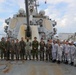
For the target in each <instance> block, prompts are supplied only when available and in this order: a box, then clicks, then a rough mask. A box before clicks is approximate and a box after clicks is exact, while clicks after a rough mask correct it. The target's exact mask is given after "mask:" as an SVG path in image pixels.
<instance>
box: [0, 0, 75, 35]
mask: <svg viewBox="0 0 76 75" xmlns="http://www.w3.org/2000/svg"><path fill="white" fill-rule="evenodd" d="M38 1H39V4H40V6H39V7H38V9H39V10H45V12H46V15H48V16H49V17H50V18H51V19H52V20H56V21H57V26H56V28H57V31H58V33H64V32H68V33H74V32H76V4H75V3H76V0H47V3H46V4H45V0H38ZM24 6H25V5H24V0H0V34H4V32H3V27H4V25H5V23H4V21H5V19H7V18H9V17H12V16H13V15H14V14H16V13H17V12H18V10H19V9H20V8H24Z"/></svg>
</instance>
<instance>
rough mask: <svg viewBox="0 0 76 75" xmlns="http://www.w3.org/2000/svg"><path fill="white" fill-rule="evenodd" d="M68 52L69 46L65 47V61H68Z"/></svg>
mask: <svg viewBox="0 0 76 75" xmlns="http://www.w3.org/2000/svg"><path fill="white" fill-rule="evenodd" d="M69 52H70V45H65V52H64V55H65V61H69Z"/></svg>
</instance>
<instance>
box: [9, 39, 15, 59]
mask: <svg viewBox="0 0 76 75" xmlns="http://www.w3.org/2000/svg"><path fill="white" fill-rule="evenodd" d="M10 52H11V60H14V52H15V42H14V40H12V42H11V50H10Z"/></svg>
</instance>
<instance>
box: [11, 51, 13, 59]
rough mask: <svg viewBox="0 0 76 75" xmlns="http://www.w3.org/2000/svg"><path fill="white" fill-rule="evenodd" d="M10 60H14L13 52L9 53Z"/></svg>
mask: <svg viewBox="0 0 76 75" xmlns="http://www.w3.org/2000/svg"><path fill="white" fill-rule="evenodd" d="M11 60H14V51H11Z"/></svg>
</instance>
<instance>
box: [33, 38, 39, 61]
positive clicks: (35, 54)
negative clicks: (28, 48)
mask: <svg viewBox="0 0 76 75" xmlns="http://www.w3.org/2000/svg"><path fill="white" fill-rule="evenodd" d="M38 45H39V44H38V41H37V37H34V41H33V42H32V56H33V60H34V59H35V57H36V59H37V60H38Z"/></svg>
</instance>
